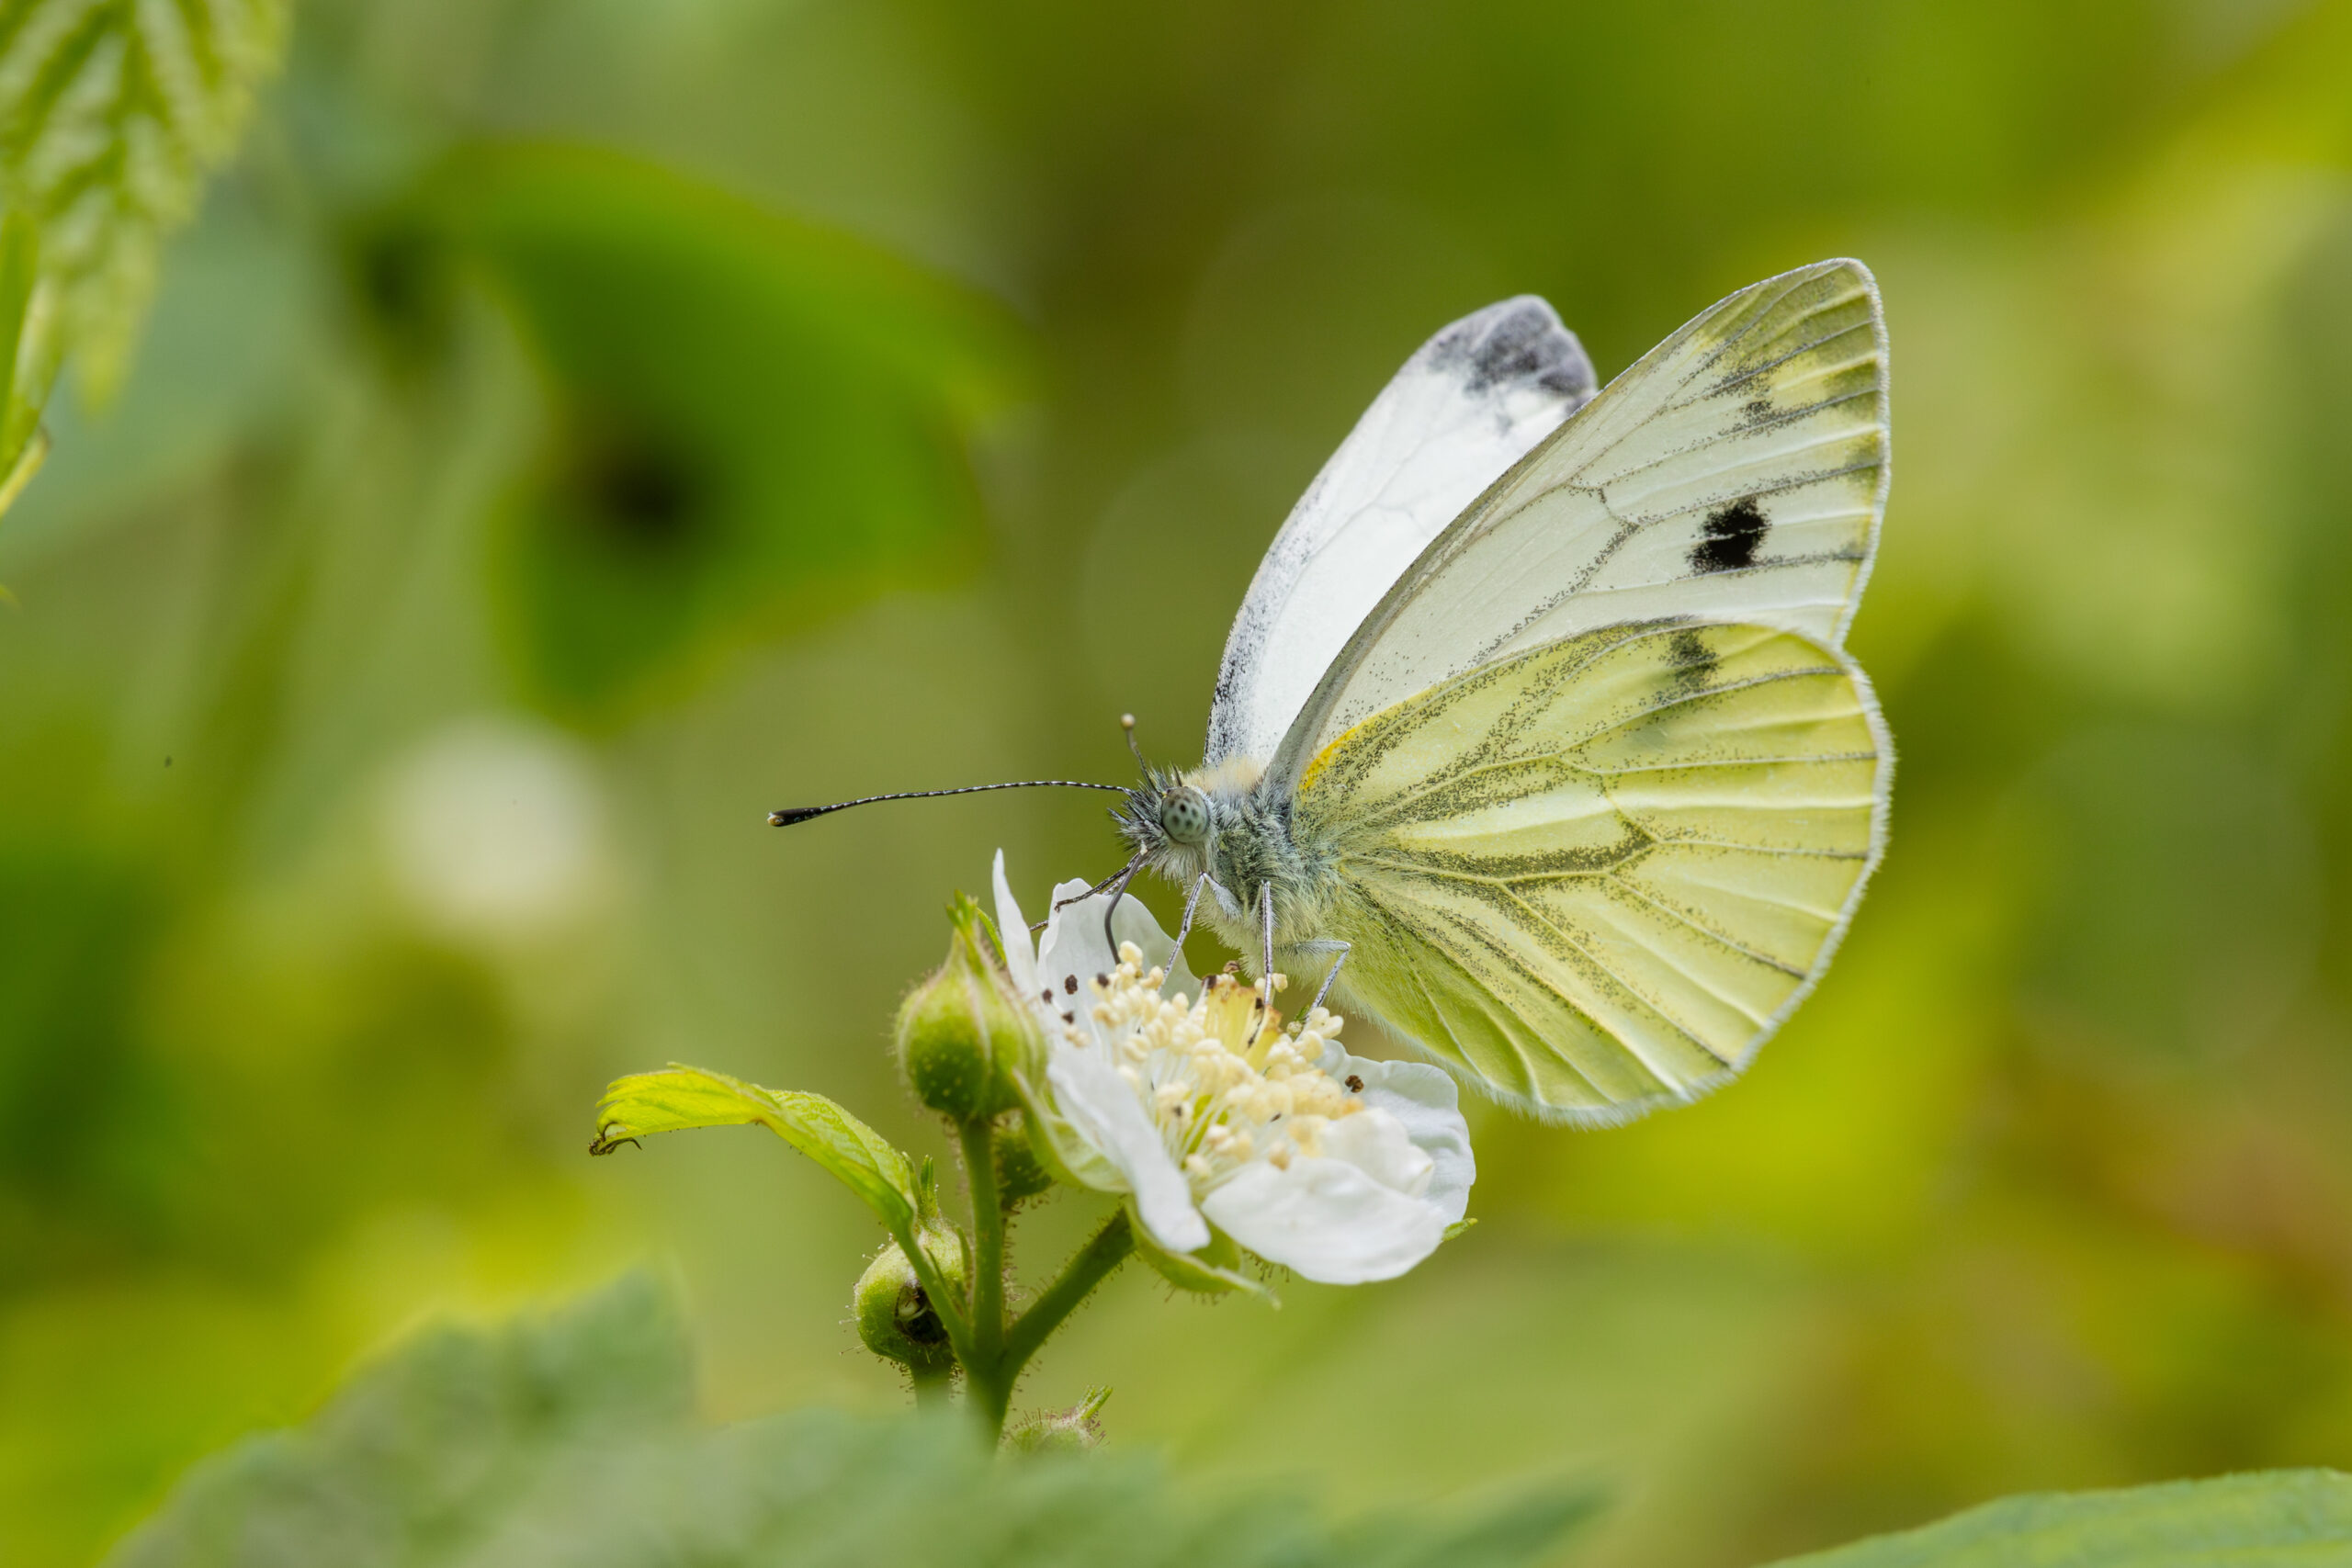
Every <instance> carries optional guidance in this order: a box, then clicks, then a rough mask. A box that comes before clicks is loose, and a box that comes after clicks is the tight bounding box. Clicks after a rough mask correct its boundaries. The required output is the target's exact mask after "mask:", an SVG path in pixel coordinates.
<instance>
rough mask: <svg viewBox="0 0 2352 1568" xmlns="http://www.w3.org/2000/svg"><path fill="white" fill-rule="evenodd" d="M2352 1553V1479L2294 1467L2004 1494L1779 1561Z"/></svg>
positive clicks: (1918, 1562) (1951, 1562) (1813, 1564)
mask: <svg viewBox="0 0 2352 1568" xmlns="http://www.w3.org/2000/svg"><path fill="white" fill-rule="evenodd" d="M2346 1554H2352V1476H2345V1475H2339V1474H2337V1473H2336V1472H2334V1471H2328V1470H2286V1471H2275V1472H2269V1473H2267V1474H2258V1475H2231V1476H2224V1477H2222V1479H2220V1480H2218V1481H2183V1482H2177V1483H2172V1484H2170V1485H2164V1486H2135V1487H2131V1488H2128V1489H2125V1490H2121V1491H2115V1492H2084V1493H2078V1494H2075V1495H2071V1496H2068V1495H2047V1496H2031V1497H2006V1498H2003V1499H2002V1500H2001V1501H2000V1502H1997V1503H1987V1504H1986V1505H1985V1506H1983V1507H1981V1508H1971V1509H1970V1510H1969V1511H1968V1512H1967V1513H1964V1514H1962V1515H1959V1516H1957V1517H1953V1518H1949V1519H1946V1520H1944V1521H1943V1522H1941V1523H1940V1524H1933V1525H1929V1526H1928V1527H1927V1528H1926V1529H1916V1530H1905V1531H1904V1532H1903V1533H1902V1534H1900V1535H1888V1536H1880V1537H1878V1538H1876V1539H1875V1540H1863V1541H1857V1542H1855V1543H1854V1544H1853V1545H1851V1546H1846V1547H1840V1548H1838V1550H1836V1551H1822V1552H1815V1553H1812V1554H1810V1555H1808V1556H1804V1557H1792V1558H1790V1559H1788V1560H1787V1561H1786V1562H1782V1563H1781V1564H1778V1565H1777V1568H2020V1565H2023V1564H2050V1565H2052V1568H2057V1565H2059V1564H2064V1568H2205V1565H2208V1564H2215V1563H2224V1562H2226V1563H2228V1564H2230V1568H2302V1565H2304V1564H2316V1563H2321V1562H2342V1561H2344V1560H2345V1558H2346Z"/></svg>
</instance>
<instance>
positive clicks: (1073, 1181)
mask: <svg viewBox="0 0 2352 1568" xmlns="http://www.w3.org/2000/svg"><path fill="white" fill-rule="evenodd" d="M1044 1077H1045V1075H1044V1073H1043V1072H1042V1070H1041V1071H1038V1072H1036V1073H1034V1074H1032V1073H1025V1072H1023V1073H1015V1074H1013V1075H1012V1089H1013V1092H1014V1093H1015V1094H1016V1095H1018V1096H1019V1097H1020V1100H1021V1112H1022V1120H1023V1122H1026V1123H1027V1124H1028V1129H1029V1147H1030V1149H1031V1151H1032V1152H1034V1153H1035V1155H1036V1156H1037V1163H1038V1164H1039V1165H1042V1166H1044V1167H1045V1168H1046V1170H1047V1172H1049V1173H1050V1174H1051V1175H1052V1176H1053V1178H1054V1179H1055V1180H1057V1181H1060V1182H1066V1183H1068V1184H1069V1186H1072V1187H1091V1188H1092V1189H1093V1190H1095V1191H1097V1192H1118V1193H1125V1191H1126V1190H1127V1179H1126V1178H1125V1176H1124V1175H1122V1174H1121V1173H1120V1170H1119V1168H1118V1167H1117V1166H1115V1165H1113V1164H1112V1163H1111V1162H1110V1161H1109V1160H1108V1159H1106V1158H1104V1157H1103V1154H1102V1151H1101V1150H1099V1149H1097V1148H1096V1147H1095V1146H1094V1145H1092V1144H1090V1143H1088V1142H1087V1141H1086V1140H1085V1139H1084V1138H1082V1137H1080V1136H1079V1132H1078V1129H1077V1128H1076V1127H1074V1126H1072V1125H1070V1122H1069V1117H1067V1116H1064V1115H1063V1114H1062V1113H1061V1112H1060V1111H1057V1110H1055V1109H1054V1100H1053V1096H1052V1094H1051V1093H1049V1092H1048V1091H1047V1089H1046V1085H1045V1083H1044V1081H1043V1079H1044Z"/></svg>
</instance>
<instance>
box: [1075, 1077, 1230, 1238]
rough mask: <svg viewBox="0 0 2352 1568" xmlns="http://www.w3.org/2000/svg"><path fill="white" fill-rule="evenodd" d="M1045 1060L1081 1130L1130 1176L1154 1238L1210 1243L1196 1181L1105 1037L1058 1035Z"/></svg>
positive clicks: (1138, 1212) (1129, 1184)
mask: <svg viewBox="0 0 2352 1568" xmlns="http://www.w3.org/2000/svg"><path fill="white" fill-rule="evenodd" d="M1051 1053H1052V1054H1051V1055H1050V1056H1049V1058H1048V1059H1047V1062H1046V1079H1047V1081H1048V1082H1050V1083H1051V1084H1052V1085H1053V1088H1054V1100H1055V1103H1056V1104H1057V1105H1058V1106H1059V1107H1060V1108H1061V1112H1062V1114H1063V1116H1065V1117H1067V1118H1068V1119H1069V1123H1070V1125H1071V1126H1072V1127H1074V1128H1076V1129H1077V1131H1078V1134H1079V1135H1080V1137H1082V1138H1084V1139H1085V1140H1086V1141H1087V1142H1088V1143H1090V1144H1091V1145H1094V1147H1095V1148H1096V1149H1098V1150H1099V1151H1101V1153H1102V1154H1103V1157H1104V1158H1105V1159H1107V1160H1109V1161H1110V1162H1111V1164H1112V1165H1113V1166H1114V1167H1116V1168H1117V1169H1118V1172H1119V1174H1120V1175H1121V1176H1123V1177H1125V1179H1126V1183H1127V1190H1128V1191H1129V1192H1131V1193H1133V1194H1134V1196H1135V1201H1136V1217H1137V1218H1138V1219H1140V1220H1142V1221H1143V1224H1144V1228H1145V1229H1146V1230H1148V1231H1149V1232H1150V1233H1151V1235H1152V1238H1153V1239H1154V1240H1156V1241H1158V1242H1159V1245H1160V1246H1162V1247H1166V1248H1168V1249H1169V1250H1170V1251H1171V1252H1192V1251H1194V1250H1196V1249H1198V1248H1200V1247H1206V1246H1207V1245H1208V1243H1209V1227H1208V1223H1207V1222H1206V1221H1205V1220H1204V1219H1202V1218H1201V1212H1200V1211H1199V1210H1198V1209H1195V1208H1194V1207H1193V1189H1192V1184H1191V1183H1190V1182H1188V1181H1186V1180H1185V1179H1184V1173H1183V1172H1182V1171H1181V1170H1179V1169H1178V1168H1176V1162H1175V1161H1174V1160H1172V1159H1170V1157H1169V1156H1168V1149H1167V1146H1166V1145H1163V1144H1162V1143H1161V1142H1160V1141H1159V1128H1158V1127H1155V1126H1154V1125H1152V1122H1151V1117H1150V1115H1149V1114H1148V1112H1146V1111H1145V1110H1144V1108H1143V1102H1142V1101H1141V1100H1138V1099H1136V1091H1135V1089H1134V1087H1133V1086H1132V1085H1130V1084H1129V1083H1128V1082H1127V1080H1126V1079H1125V1078H1124V1077H1120V1076H1119V1070H1118V1069H1117V1068H1116V1067H1115V1066H1113V1065H1112V1063H1111V1054H1110V1052H1109V1050H1108V1049H1107V1048H1106V1047H1104V1046H1103V1045H1102V1044H1100V1043H1097V1044H1093V1045H1084V1046H1080V1045H1072V1044H1069V1043H1067V1042H1064V1041H1060V1040H1057V1041H1055V1043H1054V1044H1053V1046H1052V1048H1051Z"/></svg>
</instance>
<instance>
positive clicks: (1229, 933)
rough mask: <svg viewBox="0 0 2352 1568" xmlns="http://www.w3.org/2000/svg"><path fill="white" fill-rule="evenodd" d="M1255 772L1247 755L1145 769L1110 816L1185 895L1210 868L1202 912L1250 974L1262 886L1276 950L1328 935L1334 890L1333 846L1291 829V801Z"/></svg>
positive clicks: (1258, 938)
mask: <svg viewBox="0 0 2352 1568" xmlns="http://www.w3.org/2000/svg"><path fill="white" fill-rule="evenodd" d="M1261 773H1262V770H1261V769H1260V768H1259V767H1257V766H1256V765H1255V764H1252V763H1250V762H1248V761H1239V762H1227V763H1224V764H1221V765H1219V766H1216V767H1214V768H1199V769H1193V770H1190V771H1186V772H1181V773H1180V772H1178V771H1176V770H1173V769H1160V768H1154V767H1147V768H1146V770H1145V773H1144V782H1143V784H1142V785H1141V786H1140V787H1139V788H1136V789H1134V790H1131V791H1129V792H1128V795H1127V800H1126V803H1125V805H1124V806H1122V807H1118V808H1117V809H1116V810H1114V812H1113V814H1112V815H1113V816H1114V818H1115V819H1116V820H1117V822H1118V825H1119V831H1120V833H1121V834H1122V836H1124V837H1125V839H1126V840H1127V841H1128V843H1130V844H1131V845H1133V846H1134V847H1135V850H1136V853H1137V855H1138V856H1140V857H1141V859H1142V863H1143V864H1144V865H1146V866H1148V868H1150V869H1151V870H1152V871H1154V872H1157V873H1158V874H1159V875H1161V876H1163V877H1165V878H1167V879H1168V880H1169V881H1170V883H1172V884H1174V885H1175V886H1178V887H1180V888H1182V890H1183V891H1184V892H1185V893H1186V894H1187V895H1188V896H1189V895H1190V894H1191V892H1192V890H1193V887H1194V886H1195V885H1197V884H1198V883H1199V882H1200V879H1201V877H1202V875H1203V874H1207V876H1208V877H1209V878H1210V881H1209V885H1208V886H1207V888H1206V889H1205V890H1204V893H1203V896H1202V897H1201V900H1200V906H1199V917H1200V918H1201V919H1204V920H1206V921H1207V922H1208V923H1209V924H1210V925H1211V926H1212V927H1213V928H1214V929H1215V930H1216V931H1217V933H1218V934H1219V935H1220V936H1222V937H1223V938H1224V939H1225V940H1226V941H1227V942H1228V943H1230V944H1231V945H1232V946H1233V947H1234V948H1235V949H1236V950H1237V951H1238V952H1239V953H1241V954H1242V955H1243V959H1244V962H1245V964H1247V965H1248V966H1249V967H1250V968H1251V969H1252V970H1254V969H1255V968H1256V967H1257V958H1258V955H1259V953H1260V952H1261V948H1262V946H1263V941H1264V933H1263V930H1262V926H1261V914H1260V902H1259V901H1260V899H1261V898H1262V897H1264V896H1265V890H1266V889H1268V888H1271V889H1272V896H1273V907H1274V941H1275V944H1276V946H1277V947H1278V948H1280V947H1283V946H1286V945H1288V944H1290V943H1292V942H1305V941H1312V940H1314V939H1316V938H1318V937H1321V936H1323V935H1325V934H1326V932H1325V931H1324V929H1323V923H1322V922H1323V917H1324V914H1325V910H1326V907H1327V906H1328V905H1329V902H1330V900H1331V898H1332V897H1333V896H1334V895H1335V894H1336V892H1337V891H1338V886H1339V881H1338V876H1337V871H1336V854H1335V852H1334V851H1333V850H1332V848H1331V846H1329V844H1326V843H1325V842H1323V841H1322V839H1321V836H1320V835H1306V836H1302V835H1301V834H1299V833H1298V832H1297V831H1296V830H1295V829H1294V826H1293V823H1292V821H1291V811H1290V807H1289V802H1288V801H1287V800H1286V799H1284V798H1283V797H1282V796H1281V795H1278V794H1277V793H1276V792H1274V791H1272V790H1268V789H1265V788H1263V787H1261Z"/></svg>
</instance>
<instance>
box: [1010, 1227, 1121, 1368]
mask: <svg viewBox="0 0 2352 1568" xmlns="http://www.w3.org/2000/svg"><path fill="white" fill-rule="evenodd" d="M1135 1249H1136V1234H1135V1232H1134V1231H1133V1230H1132V1229H1130V1228H1129V1226H1128V1224H1127V1212H1126V1210H1125V1209H1121V1210H1119V1211H1118V1212H1117V1213H1114V1214H1113V1215H1112V1216H1111V1218H1110V1220H1109V1221H1108V1222H1107V1223H1105V1224H1104V1225H1103V1228H1102V1229H1101V1230H1099V1231H1097V1232H1095V1233H1094V1239H1093V1240H1091V1241H1090V1242H1088V1243H1087V1244H1086V1245H1085V1246H1084V1247H1080V1248H1079V1251H1078V1256H1077V1257H1075V1258H1071V1259H1070V1260H1069V1267H1068V1268H1066V1269H1063V1270H1062V1273H1061V1278H1060V1279H1058V1280H1055V1281H1054V1282H1053V1283H1052V1284H1050V1285H1048V1286H1046V1292H1045V1293H1044V1294H1043V1295H1041V1296H1039V1297H1038V1298H1037V1299H1036V1300H1035V1302H1032V1303H1030V1304H1029V1310H1028V1311H1027V1312H1024V1313H1023V1314H1021V1316H1020V1318H1019V1320H1018V1321H1016V1322H1015V1323H1014V1324H1013V1325H1012V1328H1011V1330H1009V1331H1008V1332H1007V1333H1006V1335H1005V1337H1004V1362H1005V1365H1006V1366H1007V1367H1009V1368H1011V1369H1012V1375H1013V1376H1015V1377H1018V1376H1019V1375H1020V1374H1021V1369H1022V1367H1023V1366H1024V1365H1026V1364H1027V1362H1028V1360H1029V1358H1030V1357H1032V1356H1034V1355H1035V1354H1036V1353H1037V1347H1039V1346H1040V1345H1043V1344H1044V1343H1045V1342H1046V1337H1047V1336H1049V1335H1051V1334H1052V1333H1053V1331H1054V1330H1055V1329H1057V1328H1059V1327H1060V1326H1061V1325H1062V1320H1063V1319H1064V1318H1066V1317H1068V1316H1069V1314H1071V1313H1073V1312H1075V1311H1077V1310H1078V1305H1079V1303H1080V1302H1083V1301H1084V1300H1086V1298H1087V1297H1088V1295H1090V1294H1091V1293H1092V1292H1093V1290H1094V1287H1095V1286H1097V1285H1099V1284H1101V1283H1102V1282H1103V1280H1104V1278H1105V1277H1107V1276H1108V1275H1109V1274H1110V1272H1111V1270H1112V1269H1116V1268H1117V1267H1118V1266H1119V1265H1120V1264H1122V1263H1124V1262H1125V1261H1126V1258H1127V1255H1128V1254H1129V1253H1131V1252H1133V1251H1134V1250H1135Z"/></svg>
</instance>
